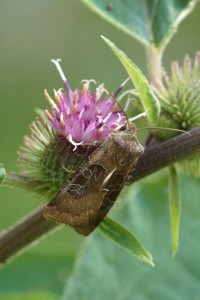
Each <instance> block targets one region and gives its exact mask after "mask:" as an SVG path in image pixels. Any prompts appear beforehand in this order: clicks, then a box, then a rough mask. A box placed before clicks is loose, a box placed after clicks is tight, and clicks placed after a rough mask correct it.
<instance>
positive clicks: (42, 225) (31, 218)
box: [0, 207, 58, 266]
mask: <svg viewBox="0 0 200 300" xmlns="http://www.w3.org/2000/svg"><path fill="white" fill-rule="evenodd" d="M57 226H58V224H56V223H54V222H51V221H49V220H46V219H45V218H44V217H43V207H42V208H39V209H37V210H36V211H34V212H33V213H31V214H30V215H28V216H27V217H26V218H24V219H22V220H21V221H19V222H18V223H17V224H16V225H14V226H12V227H10V228H9V229H7V230H5V231H3V232H2V233H1V234H0V266H1V264H2V263H5V262H7V261H8V260H9V259H10V258H13V256H14V255H16V254H19V252H22V251H24V250H25V249H26V247H27V246H29V245H30V244H31V243H32V242H34V241H38V240H39V238H41V237H44V236H45V235H46V234H47V233H48V232H49V231H51V230H53V229H54V228H56V227H57Z"/></svg>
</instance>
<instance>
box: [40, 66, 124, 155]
mask: <svg viewBox="0 0 200 300" xmlns="http://www.w3.org/2000/svg"><path fill="white" fill-rule="evenodd" d="M53 62H54V63H55V65H56V67H57V69H58V71H59V73H60V75H61V77H62V79H63V81H64V83H65V87H66V89H67V93H64V92H63V91H62V90H59V91H55V92H54V94H55V100H56V103H55V102H54V101H53V100H52V99H51V98H50V96H49V94H48V93H47V91H45V96H46V98H47V100H48V101H49V103H50V105H51V112H49V111H48V110H46V114H47V117H48V119H49V120H50V122H51V123H52V126H53V128H54V129H55V131H56V132H57V133H58V134H60V135H61V136H63V137H65V138H66V139H67V140H68V141H69V142H70V143H71V144H72V145H73V146H74V151H75V150H76V149H77V146H79V145H85V144H86V145H87V144H93V145H95V144H96V143H97V142H99V141H101V140H102V139H104V138H105V137H106V136H108V135H109V134H110V132H111V131H112V130H119V129H120V128H121V127H123V126H124V125H125V116H124V113H123V112H122V111H119V105H118V104H117V102H116V101H115V100H114V97H115V96H116V95H117V94H118V93H119V91H120V90H121V89H122V86H123V85H124V84H125V82H124V83H123V84H122V85H121V86H120V88H119V89H118V90H117V91H116V92H115V93H114V94H113V95H112V96H111V97H105V98H104V99H103V100H102V95H103V94H106V95H108V92H107V91H106V89H105V88H104V85H103V84H101V85H99V86H98V87H97V88H96V91H95V92H94V93H93V94H92V93H91V91H90V84H91V82H92V83H94V84H96V82H95V81H94V80H83V81H82V82H83V88H82V90H78V89H75V91H72V89H71V88H70V86H69V84H68V82H67V79H66V78H65V75H64V74H63V72H62V69H61V67H60V64H59V62H60V60H56V61H55V60H53Z"/></svg>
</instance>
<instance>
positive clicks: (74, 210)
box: [44, 124, 143, 235]
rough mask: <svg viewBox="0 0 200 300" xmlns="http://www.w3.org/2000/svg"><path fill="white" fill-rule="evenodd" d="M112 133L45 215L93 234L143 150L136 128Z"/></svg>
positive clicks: (74, 176)
mask: <svg viewBox="0 0 200 300" xmlns="http://www.w3.org/2000/svg"><path fill="white" fill-rule="evenodd" d="M128 126H129V128H127V129H125V130H124V131H118V132H116V133H112V134H110V135H109V136H108V137H107V138H105V140H103V142H102V143H100V145H99V147H98V148H97V149H96V150H94V152H92V154H90V156H89V157H88V158H87V159H86V161H84V162H83V163H82V164H81V166H80V167H79V168H78V170H77V171H76V172H75V173H74V175H73V176H72V177H71V178H70V179H69V180H68V181H67V182H66V183H65V184H64V185H63V186H62V187H61V189H60V190H59V191H58V193H57V194H56V195H55V196H54V198H53V199H52V200H51V201H50V203H49V204H48V205H47V206H46V207H45V209H44V217H45V218H47V219H50V220H53V221H55V222H58V223H65V224H67V225H70V226H71V227H73V228H74V229H75V230H76V231H77V232H78V233H80V234H83V235H88V234H90V233H91V232H92V231H93V230H94V229H95V228H96V227H97V226H98V225H99V223H100V222H101V221H102V220H103V219H104V217H105V216H106V215H107V213H108V212H109V210H110V209H111V207H112V206H113V204H114V202H115V201H116V199H117V196H118V195H119V193H120V191H121V189H122V187H123V185H124V183H125V181H126V179H127V177H128V175H129V173H130V171H131V170H132V169H133V168H134V166H135V165H136V163H137V160H138V158H139V156H140V155H141V154H142V153H143V147H142V146H141V144H140V143H139V142H138V140H137V137H136V128H135V126H134V125H133V124H128Z"/></svg>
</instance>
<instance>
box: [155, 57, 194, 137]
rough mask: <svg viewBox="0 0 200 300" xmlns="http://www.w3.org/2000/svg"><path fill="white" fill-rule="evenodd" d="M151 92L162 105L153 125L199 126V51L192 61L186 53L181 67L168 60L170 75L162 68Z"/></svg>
mask: <svg viewBox="0 0 200 300" xmlns="http://www.w3.org/2000/svg"><path fill="white" fill-rule="evenodd" d="M155 93H156V95H157V97H158V99H159V100H160V104H161V107H162V114H161V118H160V119H159V120H158V123H157V124H156V125H159V126H163V127H164V126H166V127H171V128H177V129H181V130H189V129H191V128H194V127H197V126H200V53H199V52H198V53H197V54H196V56H195V59H194V61H192V60H191V59H190V58H189V56H188V55H186V56H185V59H184V62H183V66H182V67H181V66H180V65H179V64H178V63H177V62H174V63H172V64H171V75H170V76H168V75H167V73H166V72H165V71H163V76H162V81H160V82H158V84H157V86H156V87H155ZM159 133H160V134H161V135H163V134H170V135H172V134H176V133H175V132H161V131H160V132H158V134H159Z"/></svg>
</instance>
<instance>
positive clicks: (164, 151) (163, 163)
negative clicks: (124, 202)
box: [0, 127, 200, 265]
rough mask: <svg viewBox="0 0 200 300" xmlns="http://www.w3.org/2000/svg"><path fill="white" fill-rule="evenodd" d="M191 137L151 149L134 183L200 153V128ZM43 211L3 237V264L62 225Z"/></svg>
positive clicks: (0, 261) (0, 242)
mask: <svg viewBox="0 0 200 300" xmlns="http://www.w3.org/2000/svg"><path fill="white" fill-rule="evenodd" d="M190 134H191V136H188V135H187V134H185V133H183V134H181V135H178V136H176V137H174V138H172V139H170V140H167V141H165V142H163V143H161V144H158V145H155V146H152V147H149V148H147V149H146V150H145V152H144V154H143V155H142V156H141V158H140V159H139V161H138V164H137V166H136V169H135V170H134V171H133V173H132V174H131V179H130V182H135V181H137V180H139V179H142V178H144V177H145V176H148V175H150V174H152V173H154V172H156V171H158V170H160V169H162V168H164V167H167V166H169V165H171V164H173V163H175V162H177V161H178V160H181V159H183V158H186V157H189V156H191V155H193V154H194V153H196V152H200V127H198V128H194V129H192V130H191V131H190ZM43 208H44V207H42V208H40V209H39V210H37V211H35V212H33V213H32V214H30V215H29V216H27V217H26V218H25V219H23V220H22V221H20V222H18V223H17V224H16V225H14V226H12V227H11V228H9V229H8V230H6V231H4V232H3V233H1V235H0V264H2V265H3V264H4V263H5V262H7V261H8V260H9V259H10V258H11V257H12V256H14V255H16V254H17V253H18V252H19V251H20V252H21V251H22V250H23V249H24V248H25V247H27V246H28V245H30V244H31V243H33V242H34V241H36V240H38V239H39V238H40V237H42V236H44V235H46V234H47V232H50V231H51V230H53V229H54V228H55V227H57V226H58V224H55V223H53V222H51V221H48V220H46V219H45V218H44V217H43Z"/></svg>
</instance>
